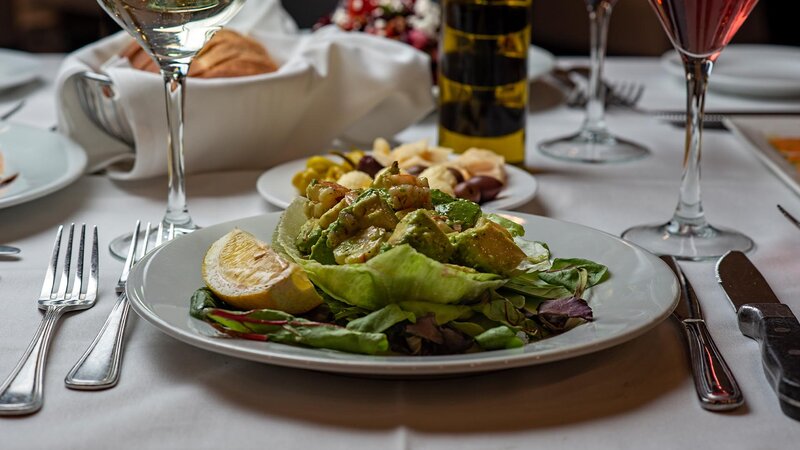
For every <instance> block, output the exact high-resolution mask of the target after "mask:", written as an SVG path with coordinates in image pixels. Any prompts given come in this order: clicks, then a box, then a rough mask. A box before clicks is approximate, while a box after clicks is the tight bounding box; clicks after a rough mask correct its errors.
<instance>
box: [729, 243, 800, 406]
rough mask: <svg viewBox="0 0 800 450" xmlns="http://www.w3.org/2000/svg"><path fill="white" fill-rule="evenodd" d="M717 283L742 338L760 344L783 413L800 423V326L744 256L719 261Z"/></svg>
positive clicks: (736, 254) (737, 253) (767, 372)
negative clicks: (735, 317)
mask: <svg viewBox="0 0 800 450" xmlns="http://www.w3.org/2000/svg"><path fill="white" fill-rule="evenodd" d="M717 281H719V283H720V284H721V285H722V288H723V289H724V290H725V294H727V296H728V299H730V301H731V304H733V308H734V309H735V310H736V313H737V317H738V321H739V329H740V330H741V331H742V334H744V335H745V336H747V337H749V338H752V339H755V340H757V341H759V342H760V343H761V362H762V363H763V365H764V373H765V374H766V375H767V379H768V380H769V381H770V384H772V388H773V389H774V390H775V392H776V393H777V395H778V401H779V402H780V405H781V409H782V410H783V413H784V414H786V415H787V416H789V417H791V418H793V419H796V420H800V322H798V321H797V317H795V315H794V314H793V313H792V310H791V309H789V307H788V306H786V305H784V304H783V303H781V302H780V300H778V297H776V296H775V293H774V292H772V289H771V288H770V287H769V284H767V281H766V280H765V279H764V277H763V276H762V275H761V272H759V271H758V269H757V268H756V266H754V265H753V263H752V262H750V260H749V259H748V258H747V256H745V254H744V253H742V252H739V251H732V252H728V253H727V254H725V255H724V256H723V257H722V258H720V260H719V261H718V262H717Z"/></svg>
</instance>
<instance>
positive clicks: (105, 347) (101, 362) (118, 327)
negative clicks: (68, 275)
mask: <svg viewBox="0 0 800 450" xmlns="http://www.w3.org/2000/svg"><path fill="white" fill-rule="evenodd" d="M150 229H151V226H150V223H149V222H148V223H147V227H146V228H145V231H144V239H143V242H144V244H143V247H142V250H141V252H139V253H138V254H137V247H138V243H139V233H140V222H139V221H136V226H135V228H134V230H133V235H132V238H131V245H130V248H129V249H128V255H127V258H125V265H124V266H123V268H122V274H121V275H120V277H119V281H118V282H117V286H116V288H115V291H116V293H117V302H116V303H115V304H114V308H113V309H112V310H111V313H110V314H109V315H108V318H107V319H106V321H105V323H104V324H103V327H102V328H100V332H99V333H97V336H96V337H95V338H94V340H93V341H92V343H91V344H90V345H89V348H87V349H86V352H84V354H83V356H81V358H80V359H79V360H78V362H77V363H76V364H75V366H74V367H73V368H72V370H70V371H69V374H67V377H66V378H65V379H64V383H65V384H66V385H67V387H68V388H70V389H78V390H84V391H89V390H100V389H108V388H111V387H114V386H116V385H117V382H118V381H119V368H120V361H121V360H122V343H123V341H124V337H125V324H126V323H127V320H128V313H129V312H130V303H129V302H128V297H127V295H126V294H125V285H126V283H127V282H128V274H129V273H130V270H131V268H132V267H133V266H134V264H136V262H138V261H139V260H140V259H142V257H143V256H144V255H146V254H147V252H148V247H149V246H150ZM156 233H157V234H156V242H155V246H154V247H153V248H157V247H159V246H160V245H161V244H162V243H164V242H166V241H170V240H172V239H173V238H174V237H175V227H174V226H173V225H170V227H169V231H168V233H167V236H166V240H165V239H164V226H163V224H159V225H158V230H157V231H156Z"/></svg>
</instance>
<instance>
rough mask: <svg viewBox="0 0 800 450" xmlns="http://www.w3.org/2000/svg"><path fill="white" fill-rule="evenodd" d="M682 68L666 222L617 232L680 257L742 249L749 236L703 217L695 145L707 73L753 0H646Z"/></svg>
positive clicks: (702, 256)
mask: <svg viewBox="0 0 800 450" xmlns="http://www.w3.org/2000/svg"><path fill="white" fill-rule="evenodd" d="M649 1H650V5H651V6H652V7H653V9H654V10H655V11H656V14H658V18H659V20H660V21H661V25H663V27H664V30H665V31H666V32H667V35H669V38H670V40H671V41H672V44H673V45H674V46H675V49H676V50H677V51H678V53H679V54H680V56H681V59H682V60H683V65H684V68H685V69H686V89H687V96H688V103H687V108H686V147H685V154H684V158H683V176H682V178H681V186H680V195H679V197H678V206H677V208H676V209H675V213H674V215H673V216H672V220H670V221H669V222H667V223H666V224H660V225H643V226H637V227H633V228H630V229H628V230H626V231H625V232H624V233H622V237H624V238H625V239H627V240H629V241H631V242H634V243H636V244H639V245H641V246H643V247H645V248H647V249H648V250H650V251H652V252H653V253H658V254H665V255H673V256H675V257H676V258H680V259H690V260H701V259H708V258H716V257H719V256H721V255H723V254H725V253H726V252H728V251H729V250H740V251H743V252H745V251H748V250H750V249H751V248H753V241H752V240H751V239H750V238H748V237H747V236H745V235H743V234H741V233H739V232H736V231H732V230H726V229H720V228H715V227H713V226H711V225H709V223H708V222H707V221H706V218H705V214H704V212H703V205H702V202H701V196H700V150H701V144H702V136H703V114H704V107H705V94H706V86H707V84H708V76H709V74H710V73H711V69H712V67H713V66H714V62H715V61H716V60H717V58H718V57H719V55H720V53H721V52H722V49H723V48H725V46H726V45H728V42H730V40H731V38H733V36H734V35H735V34H736V32H737V31H738V30H739V27H741V26H742V23H744V21H745V19H747V16H748V15H749V14H750V12H751V11H752V10H753V8H754V7H755V5H756V3H758V0H706V1H699V0H649Z"/></svg>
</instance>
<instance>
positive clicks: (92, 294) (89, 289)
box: [85, 225, 100, 299]
mask: <svg viewBox="0 0 800 450" xmlns="http://www.w3.org/2000/svg"><path fill="white" fill-rule="evenodd" d="M99 253H100V252H99V251H98V246H97V225H95V226H94V227H93V230H92V255H91V262H90V263H89V283H88V285H87V286H86V294H85V295H86V298H87V299H96V298H97V279H98V277H99V272H100V264H99V261H98V254H99Z"/></svg>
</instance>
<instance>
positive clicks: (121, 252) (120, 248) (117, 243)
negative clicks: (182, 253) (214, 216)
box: [108, 223, 200, 261]
mask: <svg viewBox="0 0 800 450" xmlns="http://www.w3.org/2000/svg"><path fill="white" fill-rule="evenodd" d="M146 226H147V225H146V224H142V228H141V229H140V230H139V242H138V243H137V244H136V248H137V250H138V251H141V249H142V248H143V245H144V236H145V230H146ZM199 229H200V227H198V226H197V225H195V224H194V223H189V224H188V225H181V226H177V225H176V226H175V237H178V236H180V235H182V234H189V233H191V232H192V231H195V230H199ZM157 232H158V225H155V226H151V227H150V233H149V236H150V239H149V242H148V246H147V248H148V249H153V248H155V246H156V234H157ZM167 233H169V226H168V224H166V223H165V224H164V236H162V239H161V241H162V242H166V241H167ZM131 238H133V232H130V233H125V234H123V235H121V236H117V237H116V238H114V239H113V240H112V241H111V243H110V244H108V249H109V250H110V251H111V255H112V256H114V257H115V258H117V259H119V260H122V261H124V260H125V259H126V258H127V257H128V249H129V248H130V246H131Z"/></svg>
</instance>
